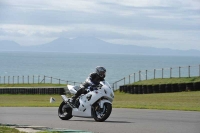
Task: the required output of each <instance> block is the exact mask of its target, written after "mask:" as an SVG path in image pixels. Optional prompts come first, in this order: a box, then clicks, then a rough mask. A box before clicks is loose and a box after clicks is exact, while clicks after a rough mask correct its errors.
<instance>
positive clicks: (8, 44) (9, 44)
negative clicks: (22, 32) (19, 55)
mask: <svg viewBox="0 0 200 133" xmlns="http://www.w3.org/2000/svg"><path fill="white" fill-rule="evenodd" d="M20 50H22V47H21V46H20V45H19V44H18V43H16V42H14V41H9V40H2V41H0V51H20Z"/></svg>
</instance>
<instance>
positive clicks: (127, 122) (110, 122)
mask: <svg viewBox="0 0 200 133" xmlns="http://www.w3.org/2000/svg"><path fill="white" fill-rule="evenodd" d="M70 121H80V122H81V121H84V122H95V120H70ZM104 122H105V123H133V122H129V121H104ZM104 122H103V123H104Z"/></svg>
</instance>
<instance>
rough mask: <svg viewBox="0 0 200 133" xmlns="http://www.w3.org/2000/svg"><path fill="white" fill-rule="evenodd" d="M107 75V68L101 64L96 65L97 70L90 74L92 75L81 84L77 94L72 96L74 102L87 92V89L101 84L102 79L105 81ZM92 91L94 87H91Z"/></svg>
mask: <svg viewBox="0 0 200 133" xmlns="http://www.w3.org/2000/svg"><path fill="white" fill-rule="evenodd" d="M105 76H106V69H105V68H104V67H101V66H97V67H96V72H93V73H91V74H90V76H89V77H88V78H87V79H86V80H85V82H84V83H83V84H81V85H80V89H79V90H78V91H77V93H76V94H75V96H73V97H72V103H75V101H76V99H77V98H78V97H79V96H80V95H81V94H86V93H87V91H86V89H87V88H88V87H89V86H92V85H99V83H100V81H104V78H105ZM90 90H91V91H92V89H90Z"/></svg>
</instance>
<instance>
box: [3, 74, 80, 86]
mask: <svg viewBox="0 0 200 133" xmlns="http://www.w3.org/2000/svg"><path fill="white" fill-rule="evenodd" d="M25 83H27V84H31V83H32V84H39V83H51V84H52V83H56V84H71V85H72V84H73V85H79V84H81V83H80V82H74V81H67V80H62V79H59V78H53V77H50V76H45V75H44V76H40V75H32V76H30V75H28V76H24V75H22V76H0V84H25Z"/></svg>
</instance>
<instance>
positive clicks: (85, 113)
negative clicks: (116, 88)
mask: <svg viewBox="0 0 200 133" xmlns="http://www.w3.org/2000/svg"><path fill="white" fill-rule="evenodd" d="M67 88H68V90H69V91H70V93H72V94H76V92H77V90H78V89H79V87H78V86H72V85H67ZM88 90H89V89H88ZM61 97H62V99H63V102H62V103H61V104H60V106H59V108H58V116H59V117H60V119H62V120H69V119H71V118H72V117H73V116H76V117H90V118H94V119H95V121H98V122H103V121H105V120H106V119H107V118H108V117H109V116H110V114H111V112H112V101H113V99H114V92H113V90H112V88H111V87H110V85H109V83H108V82H106V81H101V82H100V84H99V85H98V86H95V87H94V88H93V91H88V93H87V94H82V95H81V96H80V97H79V98H77V99H76V101H75V103H74V104H72V103H71V102H70V100H71V98H67V96H66V95H61Z"/></svg>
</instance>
